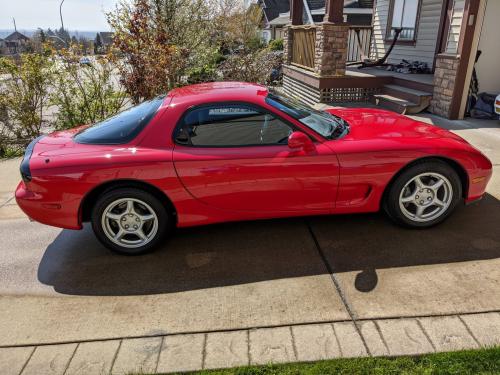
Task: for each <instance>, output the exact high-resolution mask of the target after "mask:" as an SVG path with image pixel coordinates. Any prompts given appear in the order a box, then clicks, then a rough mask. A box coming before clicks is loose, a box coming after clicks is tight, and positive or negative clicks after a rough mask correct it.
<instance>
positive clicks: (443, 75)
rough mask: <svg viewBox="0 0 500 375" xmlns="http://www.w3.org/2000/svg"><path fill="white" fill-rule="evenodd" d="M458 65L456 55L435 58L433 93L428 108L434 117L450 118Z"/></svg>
mask: <svg viewBox="0 0 500 375" xmlns="http://www.w3.org/2000/svg"><path fill="white" fill-rule="evenodd" d="M459 63H460V58H459V56H457V55H448V54H440V55H438V56H437V57H436V66H435V69H434V93H433V96H432V100H431V106H430V111H431V112H432V113H434V114H436V115H439V116H443V117H446V118H449V117H450V107H451V102H452V100H453V92H454V89H455V81H456V79H457V71H458V66H459Z"/></svg>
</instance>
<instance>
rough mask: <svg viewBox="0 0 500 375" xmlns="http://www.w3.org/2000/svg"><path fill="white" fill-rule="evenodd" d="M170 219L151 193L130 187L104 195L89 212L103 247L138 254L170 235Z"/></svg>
mask: <svg viewBox="0 0 500 375" xmlns="http://www.w3.org/2000/svg"><path fill="white" fill-rule="evenodd" d="M171 226H172V216H171V215H169V213H168V212H167V210H166V209H165V206H164V205H163V204H162V203H161V202H160V201H159V200H158V199H157V198H156V197H155V196H153V195H152V194H149V193H147V192H145V191H143V190H139V189H133V188H120V189H114V190H111V191H108V192H106V193H104V194H103V195H102V196H101V197H100V198H99V199H98V200H97V202H96V204H95V206H94V208H93V210H92V229H93V230H94V233H95V234H96V236H97V238H98V239H99V241H101V243H102V244H103V245H105V246H106V247H107V248H109V249H111V250H113V251H115V252H118V253H121V254H127V255H139V254H144V253H146V252H149V251H151V250H152V249H154V248H155V247H156V246H158V245H159V244H160V243H161V242H162V241H163V240H164V239H165V237H166V236H167V235H168V233H169V232H170V228H171Z"/></svg>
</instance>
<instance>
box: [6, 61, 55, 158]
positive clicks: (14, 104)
mask: <svg viewBox="0 0 500 375" xmlns="http://www.w3.org/2000/svg"><path fill="white" fill-rule="evenodd" d="M53 68H54V66H53V62H52V60H51V59H50V58H48V57H47V56H46V55H43V54H34V53H33V54H23V55H21V57H20V60H19V61H18V62H17V63H16V62H14V61H13V60H11V59H8V58H1V59H0V74H5V75H7V76H8V77H10V79H7V80H5V81H3V83H2V90H0V113H1V116H0V117H1V118H0V154H1V153H2V152H5V150H6V147H7V146H9V147H11V148H12V147H13V146H15V147H21V148H22V147H23V146H26V145H27V144H28V143H29V141H30V140H31V139H33V138H35V137H37V136H38V135H40V133H41V131H42V127H43V125H44V123H45V120H46V119H45V116H44V111H45V109H46V107H47V105H48V99H49V88H50V85H51V84H52V81H53V72H54V69H53ZM2 150H3V151H2Z"/></svg>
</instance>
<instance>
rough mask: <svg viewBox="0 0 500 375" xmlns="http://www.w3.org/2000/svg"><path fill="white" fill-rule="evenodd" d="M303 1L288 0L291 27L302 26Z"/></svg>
mask: <svg viewBox="0 0 500 375" xmlns="http://www.w3.org/2000/svg"><path fill="white" fill-rule="evenodd" d="M302 1H303V0H290V21H291V23H292V25H302V14H303V12H304V3H303V2H302Z"/></svg>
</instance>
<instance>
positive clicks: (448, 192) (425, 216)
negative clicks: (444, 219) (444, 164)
mask: <svg viewBox="0 0 500 375" xmlns="http://www.w3.org/2000/svg"><path fill="white" fill-rule="evenodd" d="M452 201H453V188H452V185H451V183H450V181H449V180H448V179H447V178H446V177H445V176H443V175H442V174H439V173H431V172H429V173H422V174H419V175H417V176H415V177H413V178H412V179H410V180H409V181H408V182H407V183H406V184H405V185H404V187H403V189H402V190H401V193H400V195H399V207H400V209H401V212H402V213H403V215H404V216H406V217H407V218H408V219H410V220H412V221H416V222H421V223H425V222H429V221H432V220H435V219H436V218H438V217H440V216H441V215H443V214H444V213H445V212H446V210H447V209H448V207H449V206H450V204H451V202H452Z"/></svg>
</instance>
